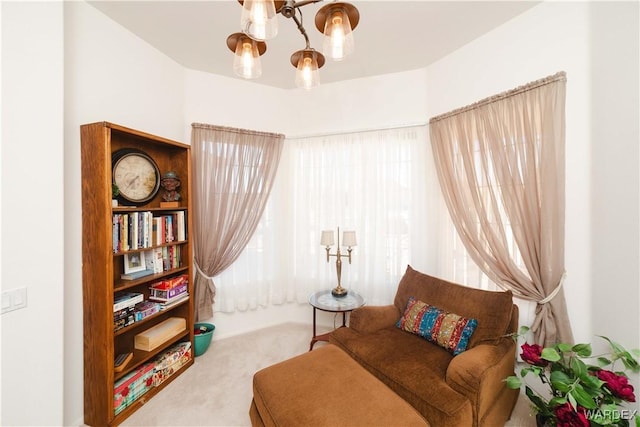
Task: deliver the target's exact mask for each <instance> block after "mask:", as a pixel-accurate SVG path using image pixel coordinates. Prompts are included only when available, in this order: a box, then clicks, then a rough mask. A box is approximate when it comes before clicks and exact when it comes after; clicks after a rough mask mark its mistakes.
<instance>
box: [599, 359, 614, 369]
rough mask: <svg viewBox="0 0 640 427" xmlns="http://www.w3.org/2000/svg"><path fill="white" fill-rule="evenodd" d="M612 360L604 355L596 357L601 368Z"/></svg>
mask: <svg viewBox="0 0 640 427" xmlns="http://www.w3.org/2000/svg"><path fill="white" fill-rule="evenodd" d="M612 363H613V362H612V361H611V360H609V359H607V358H606V357H598V365H599V366H600V367H601V368H602V367H605V366H608V365H611V364H612Z"/></svg>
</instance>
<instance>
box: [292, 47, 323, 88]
mask: <svg viewBox="0 0 640 427" xmlns="http://www.w3.org/2000/svg"><path fill="white" fill-rule="evenodd" d="M296 68H297V70H296V86H297V87H300V88H303V89H305V90H310V89H311V88H313V87H315V86H319V85H320V72H319V71H318V61H317V58H316V53H315V52H314V51H313V50H305V51H304V52H303V54H302V55H301V57H300V60H299V61H298V66H297V67H296Z"/></svg>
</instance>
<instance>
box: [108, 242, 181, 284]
mask: <svg viewBox="0 0 640 427" xmlns="http://www.w3.org/2000/svg"><path fill="white" fill-rule="evenodd" d="M141 258H142V259H143V260H144V268H145V269H144V270H141V271H136V272H134V273H122V274H121V275H120V278H121V279H122V280H136V279H140V278H141V277H144V276H148V275H150V274H156V273H162V272H163V271H169V270H173V269H176V268H178V267H180V266H182V249H181V247H180V246H163V247H161V248H153V249H150V250H148V251H144V252H143V253H142V256H141Z"/></svg>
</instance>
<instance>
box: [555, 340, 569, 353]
mask: <svg viewBox="0 0 640 427" xmlns="http://www.w3.org/2000/svg"><path fill="white" fill-rule="evenodd" d="M556 347H557V348H558V350H560V351H561V352H563V353H566V352H568V351H571V345H569V344H565V343H563V342H561V343H560V344H557V345H556Z"/></svg>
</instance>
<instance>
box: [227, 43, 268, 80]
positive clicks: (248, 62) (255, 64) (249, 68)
mask: <svg viewBox="0 0 640 427" xmlns="http://www.w3.org/2000/svg"><path fill="white" fill-rule="evenodd" d="M233 70H234V72H235V73H236V74H237V75H239V76H240V77H243V78H245V79H255V78H257V77H260V76H261V75H262V64H261V63H260V54H259V53H258V47H257V45H256V42H255V40H251V39H250V38H248V37H245V38H244V39H243V40H240V41H238V44H237V46H236V54H235V56H234V59H233Z"/></svg>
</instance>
